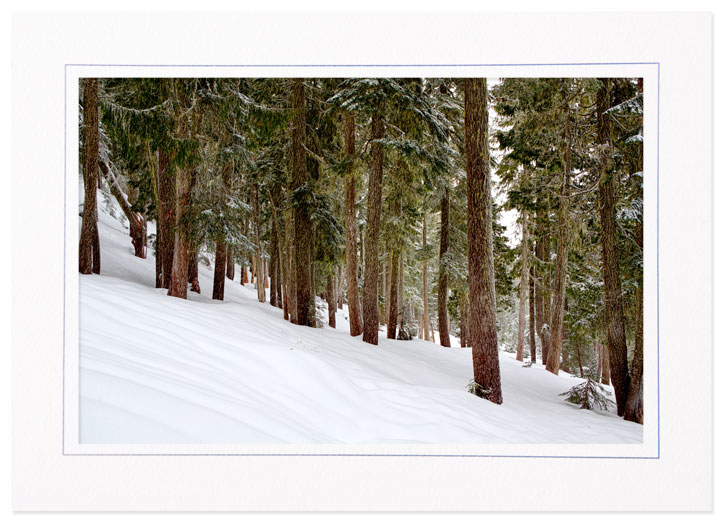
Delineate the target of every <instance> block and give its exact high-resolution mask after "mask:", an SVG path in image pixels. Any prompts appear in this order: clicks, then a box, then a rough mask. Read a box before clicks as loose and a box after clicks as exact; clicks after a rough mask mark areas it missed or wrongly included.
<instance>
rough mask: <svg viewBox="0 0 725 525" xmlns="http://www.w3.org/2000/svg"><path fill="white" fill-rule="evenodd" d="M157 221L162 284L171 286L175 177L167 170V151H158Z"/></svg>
mask: <svg viewBox="0 0 725 525" xmlns="http://www.w3.org/2000/svg"><path fill="white" fill-rule="evenodd" d="M158 158H159V169H158V178H159V180H158V187H159V211H158V215H159V223H158V231H157V233H158V235H159V238H158V241H157V242H158V243H159V244H158V246H159V253H160V255H161V267H162V269H161V275H162V281H163V284H162V286H163V287H164V288H166V289H168V288H169V287H170V286H171V269H172V266H173V264H174V244H175V243H174V235H175V233H174V229H175V224H176V204H175V203H176V187H175V182H176V177H175V175H174V173H171V172H169V165H170V162H171V159H170V157H169V154H168V153H164V152H163V151H159V157H158Z"/></svg>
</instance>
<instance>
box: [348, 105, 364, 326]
mask: <svg viewBox="0 0 725 525" xmlns="http://www.w3.org/2000/svg"><path fill="white" fill-rule="evenodd" d="M345 156H346V157H347V162H348V163H349V164H348V167H347V170H346V173H345V259H346V266H345V268H346V274H345V277H346V279H347V308H348V317H349V319H350V335H351V336H353V337H356V336H358V335H360V334H361V333H362V331H363V321H362V309H361V306H360V294H359V292H358V284H357V271H358V266H357V236H358V227H357V215H356V213H355V167H354V165H353V158H354V156H355V117H354V115H353V114H352V113H351V112H349V111H348V112H347V113H346V114H345Z"/></svg>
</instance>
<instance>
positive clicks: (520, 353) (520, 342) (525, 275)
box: [516, 212, 536, 362]
mask: <svg viewBox="0 0 725 525" xmlns="http://www.w3.org/2000/svg"><path fill="white" fill-rule="evenodd" d="M521 231H522V235H521V279H520V281H519V325H518V339H517V344H516V360H517V361H523V360H524V341H525V335H526V293H527V292H528V289H529V227H528V224H527V223H526V212H523V214H522V224H521ZM534 361H536V357H535V356H534V359H533V360H532V362H534Z"/></svg>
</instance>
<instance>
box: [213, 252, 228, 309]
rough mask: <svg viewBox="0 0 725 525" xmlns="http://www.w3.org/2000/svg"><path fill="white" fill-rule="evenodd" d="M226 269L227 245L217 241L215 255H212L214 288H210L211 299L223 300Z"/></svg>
mask: <svg viewBox="0 0 725 525" xmlns="http://www.w3.org/2000/svg"><path fill="white" fill-rule="evenodd" d="M226 268H227V243H226V242H224V241H223V240H218V241H217V243H216V253H215V255H214V286H213V288H212V296H211V298H212V299H216V300H218V301H223V300H224V278H225V277H226V275H225V272H226Z"/></svg>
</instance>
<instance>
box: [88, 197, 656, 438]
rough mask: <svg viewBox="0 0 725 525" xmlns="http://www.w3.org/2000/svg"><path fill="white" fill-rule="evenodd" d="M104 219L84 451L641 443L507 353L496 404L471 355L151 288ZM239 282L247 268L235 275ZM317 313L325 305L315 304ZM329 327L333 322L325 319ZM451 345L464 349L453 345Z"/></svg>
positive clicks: (239, 295) (633, 431)
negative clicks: (475, 376)
mask: <svg viewBox="0 0 725 525" xmlns="http://www.w3.org/2000/svg"><path fill="white" fill-rule="evenodd" d="M103 208H104V207H103V206H101V207H100V209H99V229H100V243H101V252H102V253H101V261H102V267H101V268H102V269H101V275H81V276H80V286H81V290H80V292H81V293H80V303H81V304H80V322H81V331H80V334H81V348H80V363H81V379H80V392H81V400H80V407H81V418H80V419H81V424H80V429H81V430H80V431H81V436H80V439H81V442H82V443H270V442H276V443H285V442H288V443H393V442H398V443H400V442H404V443H637V442H640V441H641V439H642V426H641V425H638V424H635V423H631V422H628V421H624V420H622V419H620V418H618V417H616V415H615V414H614V413H612V412H593V411H587V410H580V409H578V408H577V407H576V406H574V405H571V404H568V403H566V402H565V401H564V400H563V398H562V397H560V396H559V395H558V394H560V393H562V392H565V391H566V390H568V389H569V388H571V387H572V386H573V385H576V384H578V383H580V382H581V379H578V378H576V377H571V376H569V375H568V374H566V373H564V372H561V373H560V375H559V376H554V375H552V374H550V373H548V372H546V371H545V370H544V368H543V367H542V366H541V365H538V364H536V365H533V366H532V367H530V368H525V367H522V365H521V363H520V362H518V361H516V360H515V359H514V356H513V355H512V354H508V353H501V354H500V361H501V376H502V386H503V398H504V402H503V404H502V405H500V406H499V405H495V404H492V403H489V402H487V401H485V400H482V399H479V398H478V397H475V396H473V395H471V394H470V393H468V392H467V390H466V385H467V383H468V382H469V381H470V380H471V379H472V368H471V350H470V348H465V349H461V348H443V347H441V346H439V345H437V344H434V343H430V342H425V341H422V340H418V339H416V340H414V341H390V340H387V339H386V338H385V336H384V334H382V333H381V336H380V344H379V346H371V345H368V344H365V343H363V342H362V340H361V338H360V337H357V338H352V337H350V336H349V332H348V324H347V321H346V319H345V312H344V311H339V312H338V313H337V328H336V329H331V328H329V327H328V326H325V327H324V328H322V329H314V328H307V327H300V326H295V325H292V324H290V323H288V322H286V321H284V320H283V319H282V312H281V310H279V309H278V308H275V307H272V306H270V305H269V304H267V303H265V304H260V303H259V302H257V300H256V292H255V291H254V289H253V288H252V287H251V286H250V285H246V286H242V285H240V283H239V281H238V279H237V281H235V282H232V281H230V280H227V281H226V292H225V300H224V301H223V302H220V301H213V300H212V299H211V289H212V270H211V268H208V267H206V266H205V265H204V264H200V266H199V280H200V284H201V292H202V293H201V295H197V294H195V293H190V294H189V298H190V300H182V299H178V298H174V297H168V296H167V295H166V290H159V289H155V288H154V264H155V263H154V258H153V253H152V250H149V252H150V253H149V257H148V258H147V259H145V260H142V259H139V258H136V257H134V256H133V251H132V248H131V244H130V240H129V237H128V233H127V230H126V229H125V227H124V226H123V225H122V224H121V223H120V222H118V220H117V219H115V218H113V217H111V216H110V215H109V214H108V211H107V210H105V209H103ZM236 274H237V276H238V275H239V268H237V272H236ZM320 305H321V306H322V303H320ZM325 318H326V315H325ZM454 344H456V342H455V340H454Z"/></svg>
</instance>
